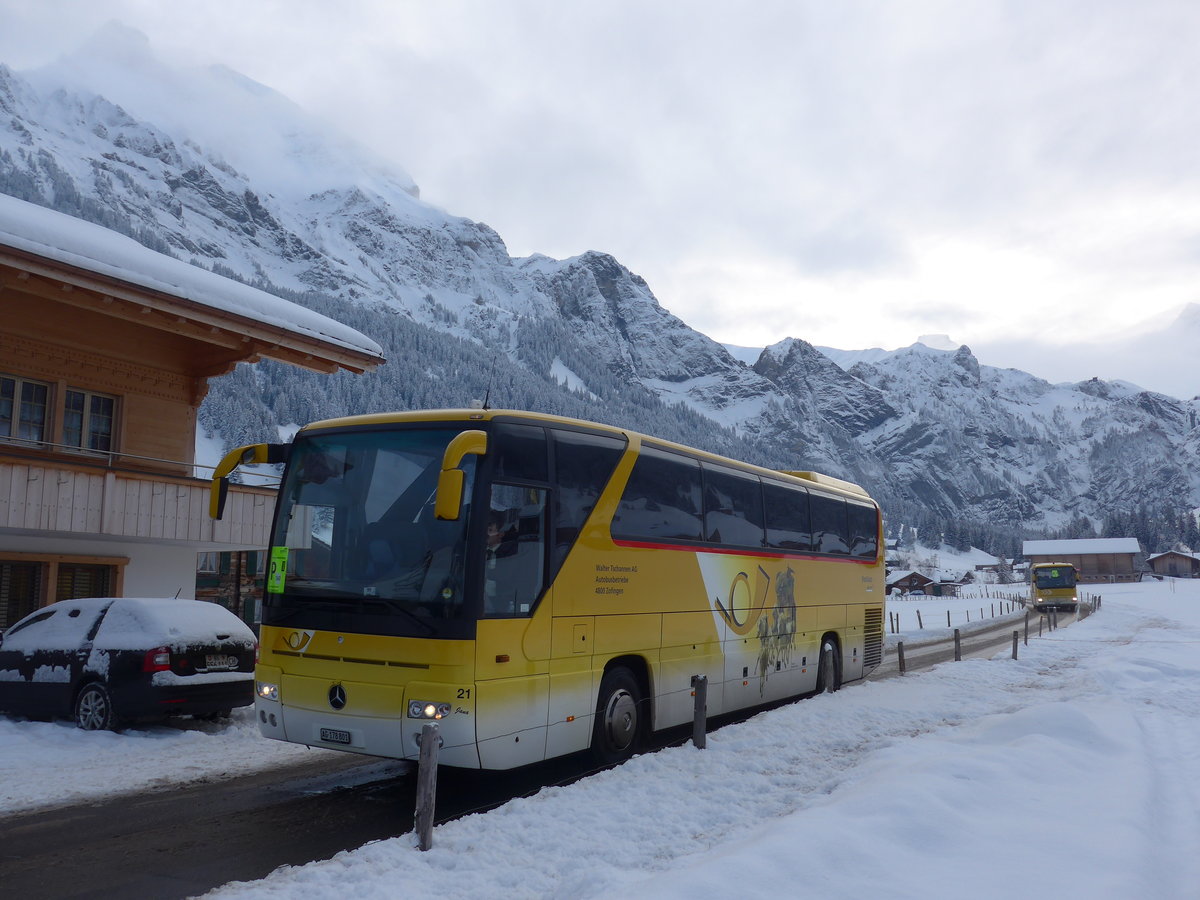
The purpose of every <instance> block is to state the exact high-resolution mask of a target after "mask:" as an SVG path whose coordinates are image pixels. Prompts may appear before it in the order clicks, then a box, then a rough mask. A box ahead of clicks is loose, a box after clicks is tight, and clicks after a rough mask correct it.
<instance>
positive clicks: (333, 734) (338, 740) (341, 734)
mask: <svg viewBox="0 0 1200 900" xmlns="http://www.w3.org/2000/svg"><path fill="white" fill-rule="evenodd" d="M321 740H323V741H329V742H330V743H331V744H348V743H350V732H348V731H339V730H338V729H337V728H322V729H321Z"/></svg>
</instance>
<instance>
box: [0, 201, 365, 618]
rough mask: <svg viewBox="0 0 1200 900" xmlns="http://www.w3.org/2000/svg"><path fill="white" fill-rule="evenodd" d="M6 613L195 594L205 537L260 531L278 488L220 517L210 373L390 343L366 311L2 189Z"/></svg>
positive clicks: (225, 543) (0, 556)
mask: <svg viewBox="0 0 1200 900" xmlns="http://www.w3.org/2000/svg"><path fill="white" fill-rule="evenodd" d="M0 323H2V324H0V631H2V630H3V629H4V628H5V627H6V626H7V625H8V624H11V623H12V622H14V621H15V620H16V619H18V618H20V617H21V616H23V615H25V614H27V613H28V612H30V611H32V610H33V609H36V608H37V607H39V606H42V605H44V604H46V603H49V602H52V601H54V600H61V599H66V598H71V597H79V596H106V595H113V596H117V595H124V596H148V595H167V596H174V595H176V594H178V595H179V596H185V597H194V596H195V587H196V560H197V554H198V553H200V552H208V551H223V550H240V549H250V548H261V547H265V546H266V545H267V543H268V529H269V527H270V517H271V512H272V505H273V498H274V490H272V489H269V488H263V487H250V486H240V485H233V486H232V487H231V490H230V494H229V503H228V506H227V508H226V512H225V516H224V518H223V519H222V520H221V521H217V522H214V521H212V520H210V519H209V517H208V478H207V476H208V474H209V473H208V472H207V471H204V470H203V467H197V466H196V464H195V462H196V461H195V459H194V455H195V445H196V416H197V411H198V408H199V406H200V402H201V400H203V398H204V396H205V393H206V392H207V390H208V379H209V378H212V377H214V376H217V375H223V374H226V373H228V372H230V371H232V370H233V368H234V366H235V365H236V364H237V363H239V362H243V361H248V362H253V361H256V360H260V359H268V358H269V359H275V360H279V361H282V362H287V363H291V364H293V365H297V366H303V367H305V368H308V369H313V370H316V371H322V372H334V371H337V370H338V369H345V370H349V371H351V372H364V371H366V370H369V369H371V368H374V367H375V366H378V365H379V364H381V363H382V362H383V361H384V360H383V358H382V355H381V351H380V348H379V347H378V345H377V344H375V343H374V342H373V341H371V340H370V339H369V338H366V337H364V336H363V335H361V334H359V333H358V332H356V331H354V330H353V329H350V328H347V327H346V326H344V325H341V324H340V323H337V322H334V321H332V320H330V319H328V318H326V317H324V316H319V315H317V314H316V313H313V312H311V311H309V310H307V309H304V308H302V307H300V306H297V305H295V304H292V303H289V302H287V301H284V300H281V299H279V298H277V297H273V296H271V295H269V294H266V293H264V292H262V291H258V290H255V289H253V288H250V287H248V286H246V285H243V284H239V283H237V282H233V281H230V280H228V279H225V278H221V277H219V276H216V275H213V274H212V273H210V272H205V271H204V270H202V269H198V268H196V267H194V266H190V265H188V264H186V263H184V262H180V261H178V260H174V259H171V258H169V257H166V256H163V255H161V254H158V253H154V252H153V251H150V250H148V249H146V248H144V247H142V246H141V245H139V244H137V243H136V242H134V241H132V240H130V239H128V238H125V237H122V236H121V235H118V234H115V233H114V232H111V231H108V230H107V229H104V228H100V227H98V226H94V225H91V224H89V223H86V222H82V221H80V220H78V219H74V218H72V217H70V216H66V215H62V214H60V213H56V212H53V211H51V210H47V209H44V208H42V207H39V206H35V205H33V204H29V203H24V202H22V201H19V200H16V199H14V198H11V197H4V196H0Z"/></svg>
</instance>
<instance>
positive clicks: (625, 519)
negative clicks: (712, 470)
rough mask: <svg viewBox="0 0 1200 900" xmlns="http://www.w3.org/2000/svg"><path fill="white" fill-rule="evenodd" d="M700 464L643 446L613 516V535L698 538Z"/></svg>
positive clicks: (676, 454) (642, 538)
mask: <svg viewBox="0 0 1200 900" xmlns="http://www.w3.org/2000/svg"><path fill="white" fill-rule="evenodd" d="M702 518H703V512H702V510H701V503H700V463H699V462H698V461H696V460H694V459H689V458H688V457H686V456H681V455H679V454H678V453H669V452H667V451H665V450H658V449H655V448H653V447H647V446H645V445H643V446H642V451H641V453H640V455H639V456H638V460H637V462H636V463H634V465H633V472H631V473H630V475H629V482H628V483H627V484H626V485H625V492H624V494H622V496H621V503H620V506H619V507H618V508H617V514H616V516H615V517H614V519H613V524H612V533H613V536H614V537H620V538H631V539H635V540H646V539H649V540H664V539H676V540H686V541H699V540H700V539H701V520H702Z"/></svg>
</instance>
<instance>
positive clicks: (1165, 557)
mask: <svg viewBox="0 0 1200 900" xmlns="http://www.w3.org/2000/svg"><path fill="white" fill-rule="evenodd" d="M1146 563H1147V565H1149V566H1150V568H1151V569H1152V570H1153V572H1154V574H1155V575H1167V576H1170V577H1172V578H1200V553H1184V552H1183V551H1181V550H1168V551H1167V552H1166V553H1152V554H1150V555H1149V556H1147V557H1146Z"/></svg>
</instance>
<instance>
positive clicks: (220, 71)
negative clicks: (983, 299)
mask: <svg viewBox="0 0 1200 900" xmlns="http://www.w3.org/2000/svg"><path fill="white" fill-rule="evenodd" d="M0 191H2V192H4V193H8V194H11V195H14V196H17V197H20V198H22V199H25V200H29V201H31V202H34V203H39V204H42V205H46V206H51V207H53V208H56V209H59V210H61V211H64V212H69V213H71V214H73V215H77V216H79V217H81V218H85V219H89V220H91V221H95V222H98V223H100V224H103V225H106V226H107V227H109V228H113V229H115V230H118V231H121V232H124V233H126V234H130V235H132V236H134V237H136V238H137V239H139V240H141V241H142V242H143V243H145V244H146V245H147V246H151V247H153V248H155V249H158V250H161V251H163V252H166V253H171V254H173V255H176V256H178V257H180V258H182V259H185V260H188V261H191V262H193V263H195V264H197V265H200V266H202V267H205V268H209V269H212V270H214V271H217V272H219V273H221V274H225V275H228V276H231V277H235V278H240V279H242V280H245V281H248V282H250V283H253V284H255V285H256V286H259V287H262V288H264V289H266V290H270V291H274V292H276V293H279V294H281V295H283V296H286V297H287V298H288V299H292V300H295V301H296V302H299V303H302V304H304V305H308V306H311V307H313V308H315V309H317V310H318V311H320V312H323V313H325V314H327V315H330V316H332V317H334V318H337V319H340V320H342V321H345V322H346V323H347V324H349V325H351V326H352V327H354V328H356V329H357V330H359V331H362V332H363V333H365V334H368V335H370V336H371V337H373V338H374V339H376V340H377V341H378V342H379V343H380V344H381V345H382V346H383V347H384V352H385V355H386V356H387V357H388V359H389V360H390V362H389V363H388V365H386V366H384V367H383V368H382V369H381V370H380V371H379V372H377V373H374V374H372V375H369V376H364V377H361V378H350V377H342V376H336V377H333V378H322V377H318V376H313V375H311V374H309V373H303V372H293V371H289V370H285V369H283V368H282V367H278V366H271V365H267V364H261V365H259V366H257V367H254V368H250V367H246V368H244V369H242V370H239V371H238V372H237V373H235V374H234V375H231V376H229V377H228V378H226V379H224V380H223V381H221V382H219V383H217V384H215V385H214V387H213V390H212V391H211V392H210V395H209V398H208V400H206V404H205V408H204V409H203V410H202V422H203V423H205V424H206V426H207V427H208V428H210V429H211V430H213V431H215V432H219V433H220V436H221V437H222V438H223V439H224V440H226V441H228V442H232V441H237V440H249V439H261V438H263V437H273V436H274V433H276V431H277V430H278V429H279V428H281V427H285V426H288V425H289V424H293V423H296V422H303V421H307V420H310V419H314V418H318V417H322V416H328V415H335V414H343V413H349V412H361V411H372V410H381V409H388V408H414V407H415V408H420V407H427V406H444V405H454V406H457V405H463V404H465V403H467V402H469V401H470V400H472V399H478V398H483V397H484V396H485V395H486V396H488V397H489V399H490V402H491V405H493V406H514V407H526V408H535V409H544V410H547V411H551V412H555V413H561V414H565V415H574V416H581V417H585V418H592V419H599V420H603V421H610V422H615V423H619V424H624V425H628V426H631V427H634V428H638V429H639V430H643V431H649V432H652V433H655V434H660V435H662V436H665V437H668V438H671V439H674V440H679V441H683V442H685V443H690V444H695V445H698V446H703V447H706V448H709V449H712V450H715V451H717V452H723V453H728V454H731V455H735V456H739V457H741V458H746V459H749V460H751V461H754V462H759V463H764V464H767V465H773V466H777V467H780V468H787V469H807V468H813V469H818V470H822V471H826V472H829V473H830V474H833V475H838V476H841V477H848V478H852V479H855V480H858V481H860V482H862V483H864V484H866V485H867V486H868V487H869V488H870V489H871V490H872V491H874V492H875V493H876V494H877V496H879V497H880V498H881V499H882V500H883V501H884V503H885V509H886V510H887V512H888V513H889V516H890V517H891V518H892V519H893V520H894V521H897V522H898V521H900V520H902V519H903V520H906V521H909V522H912V521H913V520H914V518H916V517H919V516H920V515H923V514H928V515H930V516H932V517H934V518H936V519H940V520H942V521H945V520H948V519H954V520H960V521H970V520H974V521H977V522H979V523H981V524H988V525H992V526H996V525H1001V526H1009V527H1017V526H1028V527H1034V528H1039V529H1044V528H1059V527H1062V526H1064V525H1066V524H1067V523H1069V522H1072V521H1077V520H1078V519H1079V517H1080V516H1086V517H1089V518H1091V519H1092V520H1093V521H1094V522H1095V523H1097V524H1098V523H1099V522H1101V521H1102V520H1103V519H1105V518H1106V517H1108V516H1109V515H1111V514H1113V513H1114V512H1116V511H1118V510H1126V509H1129V508H1131V506H1132V505H1135V504H1136V505H1142V504H1146V505H1149V506H1152V507H1159V508H1162V509H1166V508H1172V509H1174V508H1176V507H1182V506H1190V507H1195V506H1200V482H1198V480H1197V476H1195V475H1192V474H1191V473H1192V472H1193V471H1194V470H1195V468H1196V467H1195V462H1196V459H1197V454H1198V453H1200V432H1197V429H1196V427H1195V425H1196V415H1197V412H1198V411H1200V410H1198V407H1197V405H1196V403H1195V402H1193V403H1182V402H1180V401H1178V400H1174V399H1172V398H1169V397H1165V396H1163V395H1158V394H1151V393H1146V392H1141V391H1138V390H1136V389H1133V388H1131V387H1129V386H1126V385H1122V384H1120V383H1111V382H1098V381H1094V382H1085V383H1082V384H1078V385H1051V384H1049V383H1048V382H1045V381H1041V380H1040V379H1037V378H1034V377H1033V376H1030V375H1026V374H1024V373H1022V372H1017V371H1015V370H999V369H992V368H989V367H987V366H980V365H979V363H978V361H977V360H976V359H975V357H974V356H973V355H972V354H971V352H970V351H969V350H967V349H966V348H965V347H964V348H956V349H953V350H945V349H930V348H929V347H927V346H925V345H924V344H918V345H914V347H912V348H908V349H907V350H904V351H897V352H894V353H883V352H882V351H879V352H874V351H871V352H867V353H864V354H859V355H858V356H857V357H855V358H850V357H848V356H847V357H843V358H835V359H830V357H829V356H828V355H825V354H823V353H822V352H820V351H818V350H817V349H816V348H814V347H812V346H811V345H810V344H808V343H806V342H805V341H803V340H800V339H798V338H787V339H786V340H783V341H781V342H779V343H778V344H775V345H773V346H771V347H768V348H766V349H765V350H763V351H762V352H761V353H760V354H758V355H757V357H753V362H752V364H748V362H747V361H746V360H748V359H751V358H752V357H748V356H745V355H743V354H741V353H740V352H739V355H738V356H735V355H734V354H733V353H731V352H730V351H729V350H728V349H727V348H725V347H723V346H721V345H720V344H718V343H716V342H715V341H713V340H711V339H709V338H708V337H706V336H705V335H703V334H700V333H699V332H697V331H695V330H693V329H691V328H690V327H688V326H687V325H686V323H684V322H682V321H681V320H680V319H678V318H677V317H675V316H673V315H671V314H670V313H669V312H667V310H665V309H664V308H663V307H662V306H661V305H660V304H659V303H658V301H657V299H656V298H655V296H654V294H653V292H652V290H651V288H650V286H649V285H647V284H646V282H645V281H644V280H643V279H642V278H640V277H638V276H637V275H636V274H634V273H632V272H630V271H629V270H628V269H626V268H625V267H624V266H622V265H621V264H620V263H619V262H618V261H617V260H616V259H614V258H612V257H611V256H609V255H607V254H604V253H600V252H594V251H589V252H586V253H582V254H580V255H578V256H575V257H572V258H570V259H566V260H555V259H550V258H548V257H545V256H538V255H535V256H532V257H528V258H513V257H511V256H510V255H509V254H508V251H507V248H506V247H505V244H504V241H503V240H502V239H501V237H500V236H499V235H498V234H496V232H495V231H493V230H492V229H491V228H489V227H488V226H487V225H485V224H482V223H478V222H474V221H471V220H470V219H466V218H462V217H458V216H454V215H450V214H448V213H446V212H444V211H442V210H439V209H437V208H436V207H434V206H432V205H430V204H429V203H428V202H426V201H425V200H423V199H421V197H420V193H419V190H418V188H417V186H416V184H415V183H414V182H413V180H412V179H411V177H409V176H408V174H407V173H405V172H402V171H400V170H398V169H397V168H396V167H395V166H392V165H390V164H384V163H382V162H380V161H379V160H377V159H375V158H374V157H373V155H372V154H371V153H369V152H368V151H366V150H364V149H363V148H361V147H358V146H356V145H355V144H354V143H353V142H352V141H350V140H348V139H346V138H345V137H342V136H337V135H330V134H329V133H328V130H327V129H325V128H324V126H322V125H321V123H319V122H316V121H314V120H313V119H311V117H309V116H307V115H306V114H305V113H304V112H303V111H302V110H300V109H298V108H297V107H295V106H294V105H293V104H291V103H290V101H288V100H286V98H283V97H281V96H280V95H279V94H277V93H275V92H274V91H271V90H270V89H268V88H265V87H263V86H262V85H258V84H256V83H254V82H252V81H250V80H248V79H246V78H244V77H242V76H240V75H237V74H236V73H233V72H231V71H229V70H228V69H224V68H220V67H218V68H210V69H203V70H190V71H182V70H177V69H174V68H171V67H169V66H165V65H164V64H162V63H161V62H160V61H158V60H156V59H155V58H154V55H153V53H152V51H151V48H150V47H149V46H148V45H147V43H146V41H145V39H144V38H143V37H141V35H139V34H137V33H134V32H130V31H128V30H127V29H123V28H120V27H119V26H110V27H109V28H108V29H106V30H104V31H103V32H102V33H101V34H100V35H98V36H97V38H96V39H95V40H93V41H92V42H91V43H90V44H88V45H87V46H86V47H84V48H83V49H81V50H80V51H79V52H78V53H77V54H75V55H74V56H72V57H71V58H69V59H65V60H63V61H61V62H60V63H58V64H56V65H54V66H51V67H48V68H46V69H43V70H39V71H37V72H33V73H27V74H17V73H14V72H12V71H11V70H9V69H7V68H5V67H3V66H2V65H0ZM930 343H933V344H937V345H939V346H941V345H942V344H943V342H939V341H935V340H932V339H930ZM945 345H946V346H952V345H951V344H949V343H948V342H945ZM739 356H740V357H741V358H739Z"/></svg>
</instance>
